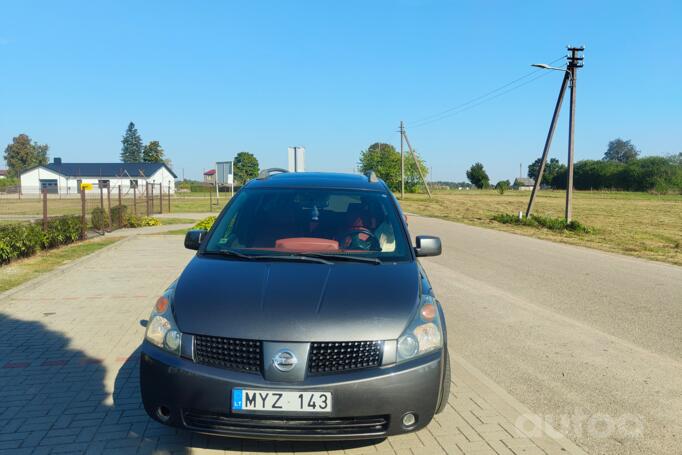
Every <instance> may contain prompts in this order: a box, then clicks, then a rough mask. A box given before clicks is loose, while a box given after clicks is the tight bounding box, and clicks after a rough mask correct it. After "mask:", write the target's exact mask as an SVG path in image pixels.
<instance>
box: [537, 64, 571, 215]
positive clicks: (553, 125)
mask: <svg viewBox="0 0 682 455" xmlns="http://www.w3.org/2000/svg"><path fill="white" fill-rule="evenodd" d="M570 77H571V76H570V74H569V73H568V72H565V73H564V79H563V81H562V82H561V90H559V97H558V98H557V100H556V105H555V106H554V114H553V115H552V122H551V123H550V124H549V132H548V133H547V139H546V140H545V148H544V149H543V150H542V160H541V161H540V168H539V169H538V175H537V176H536V177H535V183H534V184H533V191H532V192H531V193H530V201H528V208H527V209H526V218H528V217H530V215H531V213H532V211H533V204H534V203H535V196H537V193H538V190H539V189H540V182H542V175H543V174H544V172H545V164H546V163H547V155H549V148H550V147H551V146H552V138H553V137H554V130H555V129H556V124H557V120H559V112H560V111H561V104H562V102H563V100H564V93H566V86H567V85H568V80H569V79H570Z"/></svg>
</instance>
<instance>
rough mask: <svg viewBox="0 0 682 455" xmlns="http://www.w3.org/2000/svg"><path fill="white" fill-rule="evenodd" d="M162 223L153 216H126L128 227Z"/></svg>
mask: <svg viewBox="0 0 682 455" xmlns="http://www.w3.org/2000/svg"><path fill="white" fill-rule="evenodd" d="M160 224H161V222H160V221H159V220H157V219H156V218H153V217H151V216H137V215H128V217H127V218H126V227H129V228H138V227H146V226H158V225H160Z"/></svg>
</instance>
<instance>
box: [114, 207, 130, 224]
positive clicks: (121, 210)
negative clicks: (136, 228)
mask: <svg viewBox="0 0 682 455" xmlns="http://www.w3.org/2000/svg"><path fill="white" fill-rule="evenodd" d="M111 222H112V223H113V225H114V227H116V228H122V227H124V226H127V224H128V206H127V205H117V206H115V207H112V208H111Z"/></svg>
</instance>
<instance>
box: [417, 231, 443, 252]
mask: <svg viewBox="0 0 682 455" xmlns="http://www.w3.org/2000/svg"><path fill="white" fill-rule="evenodd" d="M415 243H416V245H417V246H416V247H415V249H414V252H415V253H416V254H417V257H425V256H439V255H440V253H441V251H442V247H441V244H440V238H438V237H434V236H432V235H418V236H417V239H416V242H415Z"/></svg>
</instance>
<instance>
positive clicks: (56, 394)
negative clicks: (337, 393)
mask: <svg viewBox="0 0 682 455" xmlns="http://www.w3.org/2000/svg"><path fill="white" fill-rule="evenodd" d="M52 315H53V313H44V314H43V315H42V317H46V318H47V317H50V316H52ZM71 344H72V343H71V340H70V338H69V337H68V336H67V335H66V334H64V333H61V332H57V331H55V330H51V329H50V328H48V327H47V326H46V324H44V323H42V322H39V321H27V320H20V319H16V318H13V317H10V316H8V315H6V314H3V313H0V453H5V452H7V453H12V454H17V453H18V454H21V453H48V452H59V451H61V452H68V453H116V454H118V453H155V454H156V453H160V454H163V453H171V452H172V453H190V452H191V451H192V449H193V448H205V449H218V450H244V451H260V452H264V453H272V452H277V451H279V452H282V451H286V452H294V451H296V452H309V451H325V450H335V449H339V450H341V449H350V448H356V447H362V446H367V445H371V444H373V442H372V441H350V442H343V443H322V442H320V443H316V442H310V443H308V442H272V441H258V440H241V439H232V438H223V437H213V436H206V435H202V434H198V433H193V432H190V431H186V430H181V429H175V428H171V427H168V426H165V425H162V424H160V423H158V422H156V421H154V420H152V419H150V418H149V417H148V416H147V414H146V412H145V410H144V408H143V406H142V401H141V398H140V386H139V360H140V348H139V347H138V348H137V349H135V350H134V351H133V352H132V353H131V354H130V356H128V357H127V358H125V359H122V358H121V359H107V360H106V361H103V360H102V359H97V358H93V357H91V356H88V355H87V354H86V353H84V352H83V351H81V350H79V349H74V348H73V347H72V346H71ZM121 363H122V365H121ZM118 365H121V366H120V368H118V371H111V370H115V368H117V367H118ZM107 370H110V371H107ZM107 373H109V377H111V376H112V375H113V373H115V374H116V377H115V380H114V384H113V397H112V396H110V393H109V391H108V390H107V386H106V381H107Z"/></svg>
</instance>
